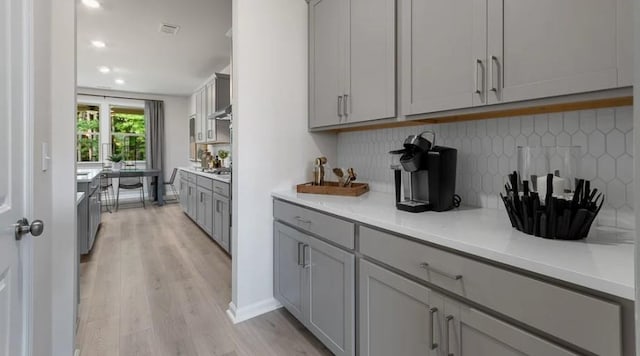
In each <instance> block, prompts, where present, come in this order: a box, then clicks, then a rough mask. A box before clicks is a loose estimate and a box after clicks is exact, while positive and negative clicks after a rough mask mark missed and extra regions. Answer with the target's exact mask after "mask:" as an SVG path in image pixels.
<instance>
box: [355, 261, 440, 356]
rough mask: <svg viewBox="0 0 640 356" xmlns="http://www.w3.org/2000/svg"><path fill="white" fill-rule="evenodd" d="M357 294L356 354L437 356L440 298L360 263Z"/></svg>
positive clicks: (372, 266) (372, 355) (376, 267)
mask: <svg viewBox="0 0 640 356" xmlns="http://www.w3.org/2000/svg"><path fill="white" fill-rule="evenodd" d="M359 291H360V296H359V315H360V320H359V332H360V348H359V350H360V355H363V356H364V355H366V356H374V355H379V356H387V355H403V356H413V355H415V356H436V355H439V353H438V350H437V345H436V343H437V340H439V339H440V333H439V331H440V330H441V326H442V325H441V324H440V320H439V318H438V313H439V312H440V310H439V306H440V304H441V299H439V297H438V296H437V295H436V294H435V293H434V292H433V291H431V290H430V289H428V288H427V287H424V286H421V285H419V284H417V283H415V282H412V281H410V280H408V279H406V278H404V277H401V276H399V275H397V274H395V273H393V272H390V271H388V270H386V269H384V268H381V267H378V266H377V265H374V264H372V263H370V262H367V261H364V260H360V263H359ZM434 345H435V346H436V347H435V348H434V347H433V346H434Z"/></svg>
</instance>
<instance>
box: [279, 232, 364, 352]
mask: <svg viewBox="0 0 640 356" xmlns="http://www.w3.org/2000/svg"><path fill="white" fill-rule="evenodd" d="M274 270H275V279H274V281H275V282H274V283H275V285H274V290H275V297H276V298H277V299H278V300H279V301H280V302H281V303H282V304H283V305H284V306H285V307H286V308H287V310H289V311H290V312H291V314H293V315H294V316H295V317H296V318H298V320H300V321H301V322H302V323H303V324H304V325H305V326H306V327H307V328H308V329H309V330H310V331H311V332H312V333H313V334H314V335H316V337H318V338H319V339H320V340H321V341H322V342H323V343H324V345H325V346H326V347H327V348H329V349H330V350H331V351H332V352H333V353H334V354H336V355H354V352H355V351H354V350H355V348H354V333H355V331H354V330H355V324H354V307H355V300H354V293H355V285H354V275H355V268H354V256H353V254H352V253H349V252H347V251H344V250H342V249H340V248H337V247H334V246H332V245H329V244H327V243H325V242H322V241H321V240H319V239H317V238H314V237H311V236H308V235H306V234H304V233H302V232H300V231H298V230H295V229H293V228H291V227H289V226H286V225H284V224H282V223H280V222H276V223H275V224H274Z"/></svg>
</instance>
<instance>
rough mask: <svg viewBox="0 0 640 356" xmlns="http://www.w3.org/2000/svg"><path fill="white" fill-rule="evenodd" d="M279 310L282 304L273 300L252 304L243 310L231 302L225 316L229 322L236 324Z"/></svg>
mask: <svg viewBox="0 0 640 356" xmlns="http://www.w3.org/2000/svg"><path fill="white" fill-rule="evenodd" d="M279 308H282V304H280V302H279V301H277V300H276V299H275V298H270V299H266V300H263V301H260V302H257V303H253V304H251V305H247V306H246V307H243V308H238V307H236V305H235V304H234V303H233V302H231V303H229V309H227V316H228V317H229V319H231V322H233V323H234V324H238V323H241V322H243V321H245V320H249V319H252V318H255V317H256V316H258V315H262V314H265V313H268V312H270V311H273V310H276V309H279Z"/></svg>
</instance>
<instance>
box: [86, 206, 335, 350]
mask: <svg viewBox="0 0 640 356" xmlns="http://www.w3.org/2000/svg"><path fill="white" fill-rule="evenodd" d="M80 291H81V295H80V301H81V302H80V307H79V313H78V314H79V328H78V334H77V347H78V348H79V349H80V351H81V355H82V356H100V355H106V356H137V355H140V356H142V355H145V356H147V355H149V356H170V355H176V356H177V355H194V356H205V355H206V356H213V355H329V354H330V352H329V351H327V349H326V348H324V347H323V346H322V344H320V342H319V341H318V340H317V339H316V338H314V337H313V336H312V335H311V334H310V333H309V332H308V331H307V330H306V329H305V328H304V327H303V326H302V325H301V324H300V323H299V322H298V321H297V320H295V319H293V317H292V316H291V315H290V314H289V313H287V312H286V311H284V309H280V310H277V311H274V312H271V313H268V314H266V315H263V316H260V317H258V318H255V319H252V320H249V321H246V322H244V323H240V324H237V325H233V324H232V323H231V321H230V320H229V319H228V317H227V316H226V314H225V311H226V309H227V307H228V304H229V301H230V300H231V260H230V258H229V256H227V255H226V254H225V253H224V252H223V251H222V250H221V249H220V248H219V247H218V246H217V245H216V244H215V243H214V242H213V241H211V240H210V239H209V237H207V236H206V235H205V234H204V233H203V232H202V231H201V230H200V229H199V228H198V227H197V226H196V225H195V224H194V223H193V222H192V221H191V220H190V219H189V218H188V217H187V216H186V215H184V214H183V213H182V210H181V209H180V206H178V205H177V204H172V205H166V206H164V207H155V206H151V207H149V205H148V206H147V209H122V210H120V211H119V212H117V213H113V214H109V213H105V214H103V218H102V227H101V229H100V232H99V235H98V238H97V240H96V243H95V246H94V249H93V251H92V253H91V254H90V255H88V256H85V257H83V258H82V262H81V265H80Z"/></svg>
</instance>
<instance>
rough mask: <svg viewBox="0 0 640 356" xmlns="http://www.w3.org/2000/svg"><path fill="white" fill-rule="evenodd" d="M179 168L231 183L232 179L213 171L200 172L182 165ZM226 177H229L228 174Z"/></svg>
mask: <svg viewBox="0 0 640 356" xmlns="http://www.w3.org/2000/svg"><path fill="white" fill-rule="evenodd" d="M178 170H180V171H185V172H188V173H193V174H196V175H199V176H201V177H205V178H210V179H214V180H217V181H218V182H221V183H227V184H230V183H231V179H230V178H222V177H220V176H218V175H217V174H213V173H206V172H199V171H196V170H195V169H191V168H186V167H180V168H178ZM225 177H228V176H225Z"/></svg>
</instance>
